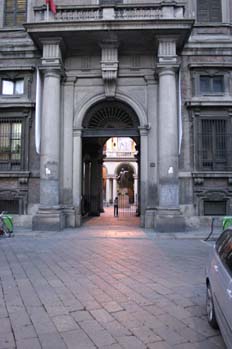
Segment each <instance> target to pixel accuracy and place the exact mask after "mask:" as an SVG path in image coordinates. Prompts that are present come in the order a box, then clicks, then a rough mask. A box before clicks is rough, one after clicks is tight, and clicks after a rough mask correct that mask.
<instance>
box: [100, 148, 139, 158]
mask: <svg viewBox="0 0 232 349" xmlns="http://www.w3.org/2000/svg"><path fill="white" fill-rule="evenodd" d="M103 154H104V155H105V156H106V157H105V158H106V159H108V158H134V157H135V155H136V154H137V152H136V151H112V150H111V151H109V150H107V151H104V152H103Z"/></svg>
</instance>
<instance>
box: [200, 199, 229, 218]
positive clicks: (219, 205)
mask: <svg viewBox="0 0 232 349" xmlns="http://www.w3.org/2000/svg"><path fill="white" fill-rule="evenodd" d="M225 215H226V201H225V200H222V201H210V200H205V201H204V216H225Z"/></svg>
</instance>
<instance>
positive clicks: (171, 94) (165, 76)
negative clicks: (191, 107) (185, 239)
mask: <svg viewBox="0 0 232 349" xmlns="http://www.w3.org/2000/svg"><path fill="white" fill-rule="evenodd" d="M175 47H176V46H175V42H174V41H173V40H170V39H169V40H168V39H165V40H164V41H163V40H161V41H160V46H159V61H160V62H161V63H160V64H158V74H159V132H158V135H159V164H158V165H159V208H158V212H157V217H156V228H157V230H159V231H179V230H183V228H184V220H183V217H182V216H181V215H180V211H179V183H178V173H179V171H178V109H177V100H178V95H177V78H176V71H177V68H178V65H177V64H176V60H177V59H176V52H175Z"/></svg>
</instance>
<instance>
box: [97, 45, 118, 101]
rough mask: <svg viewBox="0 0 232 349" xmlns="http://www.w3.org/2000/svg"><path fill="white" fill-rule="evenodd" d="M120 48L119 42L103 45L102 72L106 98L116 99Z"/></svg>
mask: <svg viewBox="0 0 232 349" xmlns="http://www.w3.org/2000/svg"><path fill="white" fill-rule="evenodd" d="M118 46H119V43H118V41H117V40H114V39H113V40H106V41H104V42H102V43H101V50H102V59H101V70H102V79H103V83H104V87H105V96H106V98H107V97H108V98H109V97H115V94H116V85H117V77H118Z"/></svg>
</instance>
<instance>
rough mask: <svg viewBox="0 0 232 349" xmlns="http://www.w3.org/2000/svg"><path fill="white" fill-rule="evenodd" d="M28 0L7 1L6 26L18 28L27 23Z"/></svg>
mask: <svg viewBox="0 0 232 349" xmlns="http://www.w3.org/2000/svg"><path fill="white" fill-rule="evenodd" d="M26 17H27V0H6V1H5V16H4V19H5V26H7V27H15V26H16V27H17V26H20V25H22V24H23V23H24V22H25V21H26Z"/></svg>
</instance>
